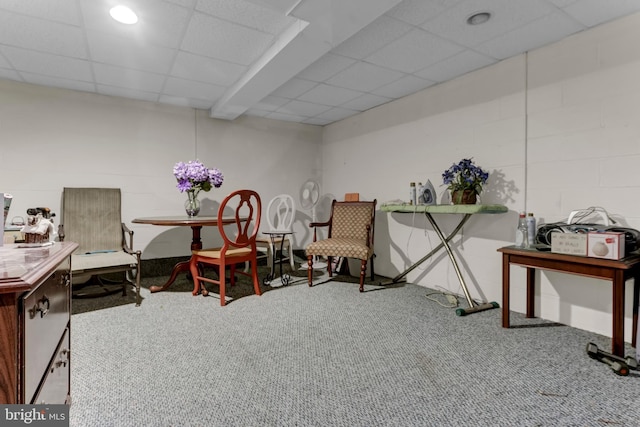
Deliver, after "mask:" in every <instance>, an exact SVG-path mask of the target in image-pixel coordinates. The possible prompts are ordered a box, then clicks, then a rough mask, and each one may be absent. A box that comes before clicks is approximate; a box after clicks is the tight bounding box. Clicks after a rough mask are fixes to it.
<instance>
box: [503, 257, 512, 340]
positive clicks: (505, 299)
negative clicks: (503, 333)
mask: <svg viewBox="0 0 640 427" xmlns="http://www.w3.org/2000/svg"><path fill="white" fill-rule="evenodd" d="M510 265H511V263H510V262H509V255H507V254H504V253H503V254H502V327H503V328H508V327H509V285H510V280H511V277H510V269H509V267H510Z"/></svg>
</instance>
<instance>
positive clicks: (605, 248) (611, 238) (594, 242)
mask: <svg viewBox="0 0 640 427" xmlns="http://www.w3.org/2000/svg"><path fill="white" fill-rule="evenodd" d="M624 244H625V239H624V233H618V232H614V231H603V232H595V231H590V232H589V233H588V234H587V256H590V257H595V258H606V259H620V258H624Z"/></svg>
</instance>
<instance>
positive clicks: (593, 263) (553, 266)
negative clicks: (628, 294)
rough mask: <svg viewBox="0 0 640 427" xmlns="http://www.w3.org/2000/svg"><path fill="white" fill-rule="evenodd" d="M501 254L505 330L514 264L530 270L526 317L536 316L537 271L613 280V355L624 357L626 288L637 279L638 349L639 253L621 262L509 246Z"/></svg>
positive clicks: (636, 315) (635, 292)
mask: <svg viewBox="0 0 640 427" xmlns="http://www.w3.org/2000/svg"><path fill="white" fill-rule="evenodd" d="M498 251H499V252H502V327H503V328H508V327H509V326H510V323H509V291H510V287H511V283H510V267H511V265H512V264H515V265H520V266H522V267H525V268H526V269H527V291H526V294H527V306H526V316H527V317H529V318H532V317H535V277H536V269H542V270H550V271H558V272H562V273H569V274H577V275H580V276H586V277H592V278H595V279H604V280H610V281H611V285H612V286H611V287H612V307H613V308H612V310H613V313H612V320H613V326H612V328H613V331H612V337H611V353H613V354H614V355H616V356H621V357H624V288H625V283H626V281H627V280H628V279H631V278H633V279H634V289H633V334H632V341H631V345H633V346H634V347H635V346H636V339H637V330H638V302H639V301H638V299H639V295H640V254H634V255H631V256H628V257H626V258H623V259H621V260H610V259H603V258H592V257H585V256H575V255H565V254H557V253H552V252H544V251H538V250H536V249H521V248H516V247H515V246H507V247H504V248H500V249H498Z"/></svg>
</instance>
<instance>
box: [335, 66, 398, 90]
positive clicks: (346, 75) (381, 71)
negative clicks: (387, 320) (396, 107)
mask: <svg viewBox="0 0 640 427" xmlns="http://www.w3.org/2000/svg"><path fill="white" fill-rule="evenodd" d="M402 76H403V74H402V73H401V72H399V71H395V70H389V69H387V68H383V67H378V66H376V65H373V64H369V63H366V62H357V63H355V64H354V65H352V66H351V67H349V68H347V69H346V70H344V71H341V72H339V73H338V74H336V75H335V76H333V77H331V78H330V79H329V80H327V83H328V84H330V85H333V86H339V87H343V88H346V89H353V90H359V91H361V92H370V91H372V90H374V89H377V88H379V87H381V86H384V85H386V84H389V83H391V82H392V81H394V80H398V79H399V78H400V77H402Z"/></svg>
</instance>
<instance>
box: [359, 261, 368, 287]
mask: <svg viewBox="0 0 640 427" xmlns="http://www.w3.org/2000/svg"><path fill="white" fill-rule="evenodd" d="M366 275H367V260H366V259H363V260H362V262H361V264H360V292H364V277H365V276H366Z"/></svg>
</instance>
